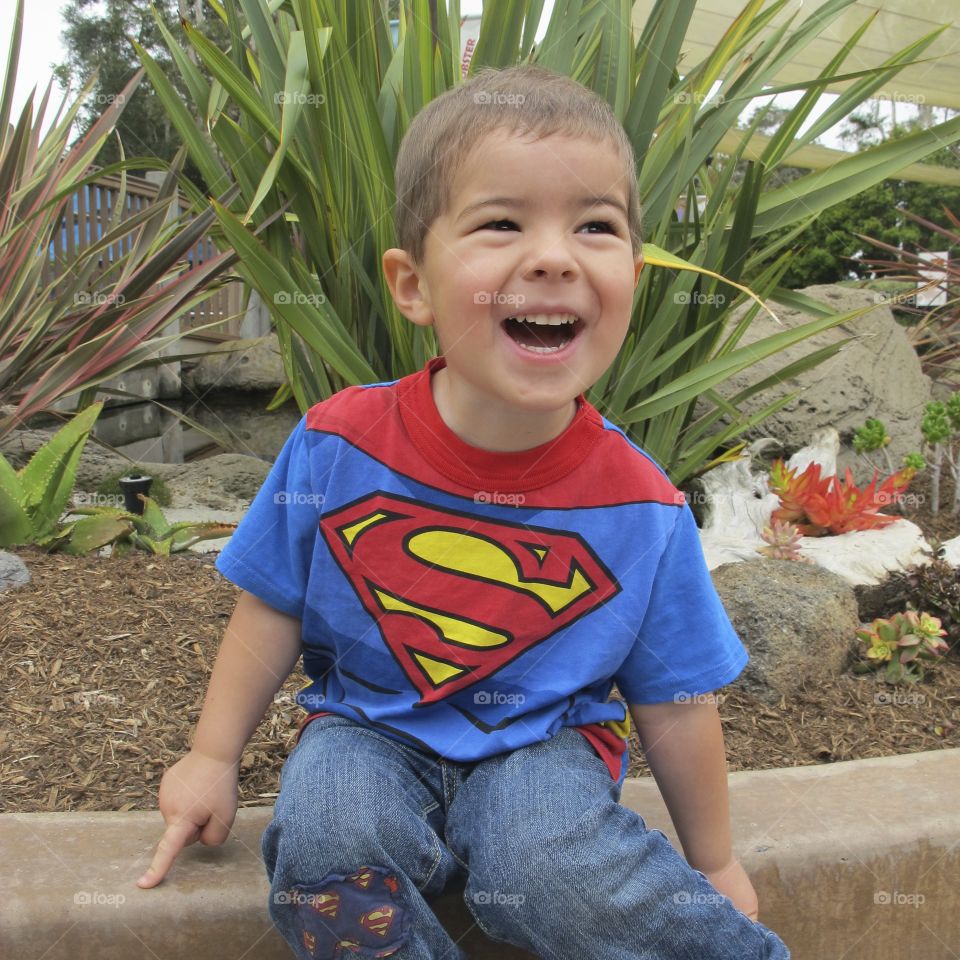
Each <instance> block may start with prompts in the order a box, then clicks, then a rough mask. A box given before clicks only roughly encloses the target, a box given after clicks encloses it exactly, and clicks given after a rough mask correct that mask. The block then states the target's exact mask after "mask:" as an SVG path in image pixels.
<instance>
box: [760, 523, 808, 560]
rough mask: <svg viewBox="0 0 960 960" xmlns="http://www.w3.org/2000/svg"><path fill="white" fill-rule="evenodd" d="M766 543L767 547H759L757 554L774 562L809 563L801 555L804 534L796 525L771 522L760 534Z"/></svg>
mask: <svg viewBox="0 0 960 960" xmlns="http://www.w3.org/2000/svg"><path fill="white" fill-rule="evenodd" d="M760 536H761V538H762V539H763V540H764V541H765V542H766V544H767V545H766V546H765V547H757V552H758V553H762V554H763V555H764V556H765V557H772V558H773V559H774V560H800V561H802V562H804V563H809V562H810V560H809V559H808V558H807V557H804V556H801V554H800V541H801V540H802V539H803V534H802V533H801V532H800V531H799V530H798V529H797V525H796V524H795V523H791V522H790V521H789V520H771V522H770V525H769V526H767V527H764V528H763V532H762V533H761V534H760Z"/></svg>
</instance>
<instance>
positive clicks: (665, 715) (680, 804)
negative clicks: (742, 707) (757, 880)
mask: <svg viewBox="0 0 960 960" xmlns="http://www.w3.org/2000/svg"><path fill="white" fill-rule="evenodd" d="M630 713H631V715H632V716H633V720H634V723H635V724H636V727H637V734H638V736H639V738H640V743H641V745H642V746H643V750H644V753H645V754H646V757H647V762H648V763H649V765H650V770H651V771H652V772H653V776H654V778H655V779H656V781H657V786H658V787H659V788H660V793H661V795H662V796H663V799H664V802H665V803H666V805H667V810H668V811H669V813H670V818H671V820H672V821H673V825H674V827H675V828H676V831H677V835H678V837H679V838H680V843H681V845H682V846H683V852H684V854H685V855H686V858H687V862H688V863H689V864H690V865H691V866H692V867H693V868H694V869H696V870H699V871H700V872H701V873H703V874H705V875H706V877H707V879H708V880H709V881H710V882H711V883H712V884H713V885H714V887H716V889H717V890H718V891H719V892H720V893H722V894H724V895H725V896H728V897H729V898H730V899H731V900H732V901H733V904H734V906H735V907H737V909H738V910H740V911H742V912H743V913H745V914H746V915H747V916H748V917H751V919H754V920H755V919H756V918H757V895H756V893H755V892H754V889H753V886H752V885H751V883H750V880H749V878H748V877H747V875H746V873H745V872H744V870H743V867H741V865H740V863H739V861H737V859H736V858H735V857H734V855H733V848H732V846H731V840H730V804H729V798H728V793H727V762H726V753H725V750H724V746H723V731H722V730H721V727H720V715H719V713H718V712H717V707H716V702H715V700H714V698H713V696H712V695H709V694H708V695H704V696H701V697H695V698H693V699H691V700H688V701H684V702H682V703H655V704H631V705H630Z"/></svg>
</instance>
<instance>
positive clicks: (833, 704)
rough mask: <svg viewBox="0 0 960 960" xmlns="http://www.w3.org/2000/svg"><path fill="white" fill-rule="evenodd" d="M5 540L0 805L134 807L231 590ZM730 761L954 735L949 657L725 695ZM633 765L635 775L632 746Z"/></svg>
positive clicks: (280, 749) (819, 759) (187, 567)
mask: <svg viewBox="0 0 960 960" xmlns="http://www.w3.org/2000/svg"><path fill="white" fill-rule="evenodd" d="M15 552H17V553H18V554H19V555H20V556H21V557H22V558H23V559H24V561H25V562H26V563H27V565H28V567H29V568H30V571H31V574H32V576H33V583H32V584H30V585H29V586H27V587H23V588H21V589H18V590H13V591H9V592H7V593H4V594H2V595H0V655H2V658H3V676H4V677H5V678H6V691H5V693H6V695H5V696H4V698H3V701H2V703H0V812H13V811H22V812H30V811H68V810H144V809H153V808H155V807H156V805H157V789H158V787H159V783H160V778H161V776H162V775H163V771H164V770H165V769H166V768H167V767H168V766H169V765H170V764H172V763H174V762H175V761H176V760H177V759H178V758H179V757H181V756H182V755H183V753H184V752H185V751H186V750H187V749H188V748H189V743H190V738H191V736H192V732H193V728H194V725H195V723H196V720H197V717H198V716H199V713H200V708H201V706H202V703H203V696H204V692H205V690H206V684H207V678H208V677H209V673H210V669H211V667H212V665H213V661H214V659H215V657H216V651H217V647H218V645H219V643H220V638H221V636H222V633H223V629H224V627H225V625H226V623H227V621H228V619H229V617H230V614H231V612H232V610H233V606H234V604H235V602H236V598H237V595H238V590H237V589H236V587H234V586H233V585H232V584H230V583H228V582H227V581H225V580H224V579H223V578H222V577H221V576H220V575H219V573H217V571H216V569H215V568H214V567H213V565H212V557H211V556H210V555H206V556H196V557H193V556H180V557H173V558H160V557H150V556H147V555H146V554H141V553H137V554H131V555H130V556H127V557H124V558H114V559H107V558H97V557H66V556H58V555H47V554H44V553H42V552H39V551H35V550H31V549H26V548H25V549H20V550H17V551H15ZM302 684H303V679H302V677H301V676H300V675H299V674H294V675H293V676H292V677H291V678H290V679H289V680H288V681H287V683H286V684H285V685H284V687H283V688H282V690H281V691H280V693H279V694H278V695H277V697H276V698H275V701H274V702H273V703H272V704H271V705H270V708H269V709H268V711H267V715H266V717H265V718H264V720H263V722H262V723H261V724H260V726H259V727H258V728H257V730H256V732H255V733H254V736H253V737H252V739H251V741H250V743H249V745H248V746H247V749H246V751H245V752H244V754H243V758H242V760H241V776H240V803H241V805H242V806H253V805H258V804H268V803H271V802H272V801H273V800H274V798H275V797H276V791H277V784H278V775H279V771H280V767H281V765H282V763H283V760H284V758H285V757H286V755H287V753H288V751H289V750H290V748H291V746H292V745H293V743H294V739H295V736H296V730H297V725H298V723H299V719H300V717H301V716H302V711H301V710H300V708H299V707H297V706H296V705H295V703H294V702H293V696H294V694H295V693H296V691H297V690H298V689H299V688H300V686H302ZM720 712H721V716H722V717H723V721H724V729H725V734H726V741H727V753H728V757H729V764H730V769H731V770H744V769H755V770H756V769H764V768H768V767H780V766H796V765H804V764H815V763H825V762H831V761H836V760H852V759H856V758H859V757H878V756H885V755H890V754H896V753H910V752H915V751H920V750H932V749H936V748H939V747H955V746H960V735H958V728H960V658H956V657H955V656H952V657H950V658H949V659H948V660H946V661H945V662H944V663H943V664H939V665H937V666H935V667H934V668H933V670H931V671H930V672H929V680H927V681H924V682H923V683H922V684H920V685H919V686H916V687H886V686H879V685H877V684H876V683H875V682H874V680H873V679H872V678H871V677H866V678H864V677H855V676H853V675H844V676H841V677H838V678H837V679H836V680H835V681H834V682H833V683H832V684H829V685H826V686H824V685H820V686H818V687H816V688H815V689H806V690H802V691H801V692H800V693H799V695H798V696H796V697H795V698H794V699H792V700H791V701H789V702H786V701H784V702H781V703H780V704H779V705H778V706H775V707H770V706H767V705H765V704H763V703H760V702H759V701H757V700H755V699H754V698H752V697H749V696H747V695H746V694H743V693H741V692H739V691H735V690H731V689H729V688H728V689H727V690H725V691H723V699H722V703H721V709H720ZM631 748H632V755H631V769H630V773H631V775H640V774H645V773H646V772H647V770H646V766H645V764H644V763H643V761H642V759H641V756H640V751H639V746H638V744H637V743H636V742H634V743H632V745H631Z"/></svg>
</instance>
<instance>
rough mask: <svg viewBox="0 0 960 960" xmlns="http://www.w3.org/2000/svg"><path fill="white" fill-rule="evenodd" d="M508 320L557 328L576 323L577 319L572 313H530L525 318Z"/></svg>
mask: <svg viewBox="0 0 960 960" xmlns="http://www.w3.org/2000/svg"><path fill="white" fill-rule="evenodd" d="M510 319H511V320H518V321H520V322H521V323H535V324H537V325H538V326H547V327H558V326H560V325H561V324H565V323H576V322H577V318H576V317H575V316H574V315H573V314H572V313H531V314H530V315H529V316H526V317H511V318H510Z"/></svg>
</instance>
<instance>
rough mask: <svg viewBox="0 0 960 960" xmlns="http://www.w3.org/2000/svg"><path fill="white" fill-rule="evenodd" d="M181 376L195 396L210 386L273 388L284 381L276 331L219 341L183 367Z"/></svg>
mask: <svg viewBox="0 0 960 960" xmlns="http://www.w3.org/2000/svg"><path fill="white" fill-rule="evenodd" d="M181 379H182V381H183V386H184V388H185V389H186V390H190V391H192V392H193V393H195V394H197V395H198V396H203V394H205V393H208V392H210V391H211V390H241V391H245V392H252V391H262V390H276V389H277V388H278V387H279V386H280V385H281V384H283V383H285V382H286V374H285V373H284V371H283V361H282V359H281V356H280V343H279V341H278V340H277V335H276V334H275V333H272V334H270V335H269V336H266V337H256V338H255V339H252V340H228V341H226V342H225V343H222V344H219V345H218V346H216V347H214V349H213V350H211V351H210V352H209V353H206V354H204V356H203V357H202V358H201V359H200V361H199V362H198V363H197V364H196V366H194V367H193V368H192V369H191V370H189V371H187V370H184V371H183V373H182V376H181Z"/></svg>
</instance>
